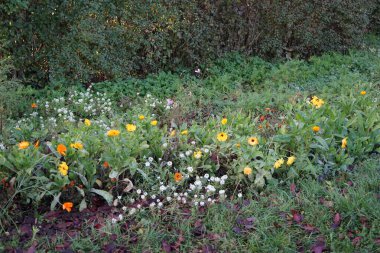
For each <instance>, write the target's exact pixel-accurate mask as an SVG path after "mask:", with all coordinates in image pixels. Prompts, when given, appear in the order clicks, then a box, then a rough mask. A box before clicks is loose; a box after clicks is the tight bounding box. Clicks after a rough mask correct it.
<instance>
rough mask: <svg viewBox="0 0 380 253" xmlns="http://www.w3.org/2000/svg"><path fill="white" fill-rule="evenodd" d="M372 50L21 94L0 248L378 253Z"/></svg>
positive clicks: (1, 156)
mask: <svg viewBox="0 0 380 253" xmlns="http://www.w3.org/2000/svg"><path fill="white" fill-rule="evenodd" d="M375 41H376V40H375ZM378 46H379V45H378V44H376V43H369V44H367V45H363V49H361V50H353V51H351V52H350V53H349V54H348V55H342V54H337V53H330V54H325V55H322V56H319V57H313V58H311V59H310V60H309V61H302V60H293V61H288V62H285V63H269V62H266V61H264V60H262V59H259V58H246V57H242V56H240V55H237V54H232V55H230V56H227V57H225V58H222V59H220V60H218V61H216V62H214V63H212V64H209V63H207V64H205V65H204V66H201V67H200V69H196V70H195V71H194V73H190V72H189V71H184V72H183V73H182V74H172V73H164V72H162V73H160V74H158V75H155V76H150V77H148V78H147V79H144V80H139V79H133V78H131V79H129V80H124V81H117V82H118V85H115V82H104V83H98V84H94V85H89V86H87V87H82V86H78V87H71V88H68V89H62V88H61V87H60V85H59V84H57V85H56V86H55V87H57V89H55V88H54V86H53V88H51V89H46V90H43V93H45V94H48V96H41V95H40V96H33V91H32V92H30V93H29V94H32V95H31V96H30V99H29V100H27V101H26V102H20V104H21V105H20V107H23V108H25V106H26V105H27V109H26V110H24V112H25V113H24V115H22V116H21V117H19V116H18V115H17V114H16V115H15V114H12V115H11V114H7V115H8V116H7V118H6V119H2V121H1V122H2V124H1V126H2V128H1V131H2V134H1V139H0V166H1V167H0V168H1V170H0V178H1V179H2V181H1V184H0V189H1V192H0V200H1V203H3V204H2V209H1V213H0V222H1V223H0V225H1V231H2V234H3V235H4V236H2V239H1V244H0V245H2V246H1V247H2V248H0V249H1V250H11V249H13V248H19V249H24V250H27V249H29V250H31V251H36V250H41V251H43V250H45V249H49V250H52V251H54V250H55V251H64V250H74V251H80V250H82V251H84V252H86V251H101V250H103V251H109V252H112V251H117V250H119V251H121V252H123V251H132V252H133V251H135V252H141V251H147V252H149V251H153V252H162V251H164V252H171V251H183V252H189V251H194V252H199V251H200V252H221V251H222V252H225V251H227V252H229V251H236V252H241V251H244V250H245V251H250V252H251V251H259V252H261V251H264V252H266V251H273V250H279V251H285V252H294V251H297V250H298V251H308V250H311V251H314V252H322V251H329V250H330V251H337V252H347V251H348V252H350V251H355V250H362V251H368V252H373V251H375V250H376V249H377V247H378V244H379V238H380V235H379V233H378V231H379V222H378V217H379V214H378V210H379V209H378V208H377V207H378V206H379V198H378V194H379V179H380V178H379V166H378V164H379V157H378V152H379V143H380V116H379V100H378V91H379V80H380V69H379V66H380V64H379V63H380V57H379V53H378V52H379V51H378V50H379V47H378ZM136 83H138V84H140V85H136ZM133 87H134V88H133ZM165 87H167V88H165ZM28 92H29V91H28ZM8 94H9V93H8ZM8 96H10V95H8ZM14 96H15V97H17V93H16V94H15V95H14ZM13 101H16V102H13V103H12V104H10V103H9V104H6V103H5V104H4V108H5V110H8V111H9V110H10V109H11V108H15V110H17V109H16V108H17V101H18V100H17V99H16V100H13ZM13 105H14V107H13ZM21 111H23V109H20V112H21ZM82 219H84V221H83V220H82ZM57 231H58V232H59V233H58V234H56V232H57ZM46 236H53V239H52V240H49V242H47V239H46ZM86 237H88V238H91V239H93V240H95V242H96V243H95V244H93V243H91V240H88V241H86V240H87V239H83V238H86ZM110 239H111V240H112V241H113V242H112V243H110ZM125 241H127V242H128V243H123V242H125ZM46 244H47V246H44V245H46Z"/></svg>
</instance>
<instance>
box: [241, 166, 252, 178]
mask: <svg viewBox="0 0 380 253" xmlns="http://www.w3.org/2000/svg"><path fill="white" fill-rule="evenodd" d="M243 173H244V175H247V176H249V175H251V174H252V169H251V168H250V167H245V168H244V170H243Z"/></svg>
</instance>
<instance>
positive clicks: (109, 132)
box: [107, 129, 120, 137]
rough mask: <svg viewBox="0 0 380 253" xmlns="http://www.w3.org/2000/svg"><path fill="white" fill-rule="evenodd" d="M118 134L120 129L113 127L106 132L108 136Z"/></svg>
mask: <svg viewBox="0 0 380 253" xmlns="http://www.w3.org/2000/svg"><path fill="white" fill-rule="evenodd" d="M119 134H120V131H119V130H115V129H111V130H109V131H108V132H107V136H109V137H114V136H118V135H119Z"/></svg>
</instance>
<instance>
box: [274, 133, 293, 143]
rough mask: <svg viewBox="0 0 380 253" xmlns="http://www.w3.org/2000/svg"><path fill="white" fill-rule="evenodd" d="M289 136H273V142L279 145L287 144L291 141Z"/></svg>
mask: <svg viewBox="0 0 380 253" xmlns="http://www.w3.org/2000/svg"><path fill="white" fill-rule="evenodd" d="M291 139H292V138H291V135H289V134H282V135H275V136H273V141H274V142H281V143H289V142H290V141H291Z"/></svg>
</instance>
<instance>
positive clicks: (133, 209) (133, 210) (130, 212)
mask: <svg viewBox="0 0 380 253" xmlns="http://www.w3.org/2000/svg"><path fill="white" fill-rule="evenodd" d="M134 213H136V208H131V210H129V213H128V214H129V215H132V214H134Z"/></svg>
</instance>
